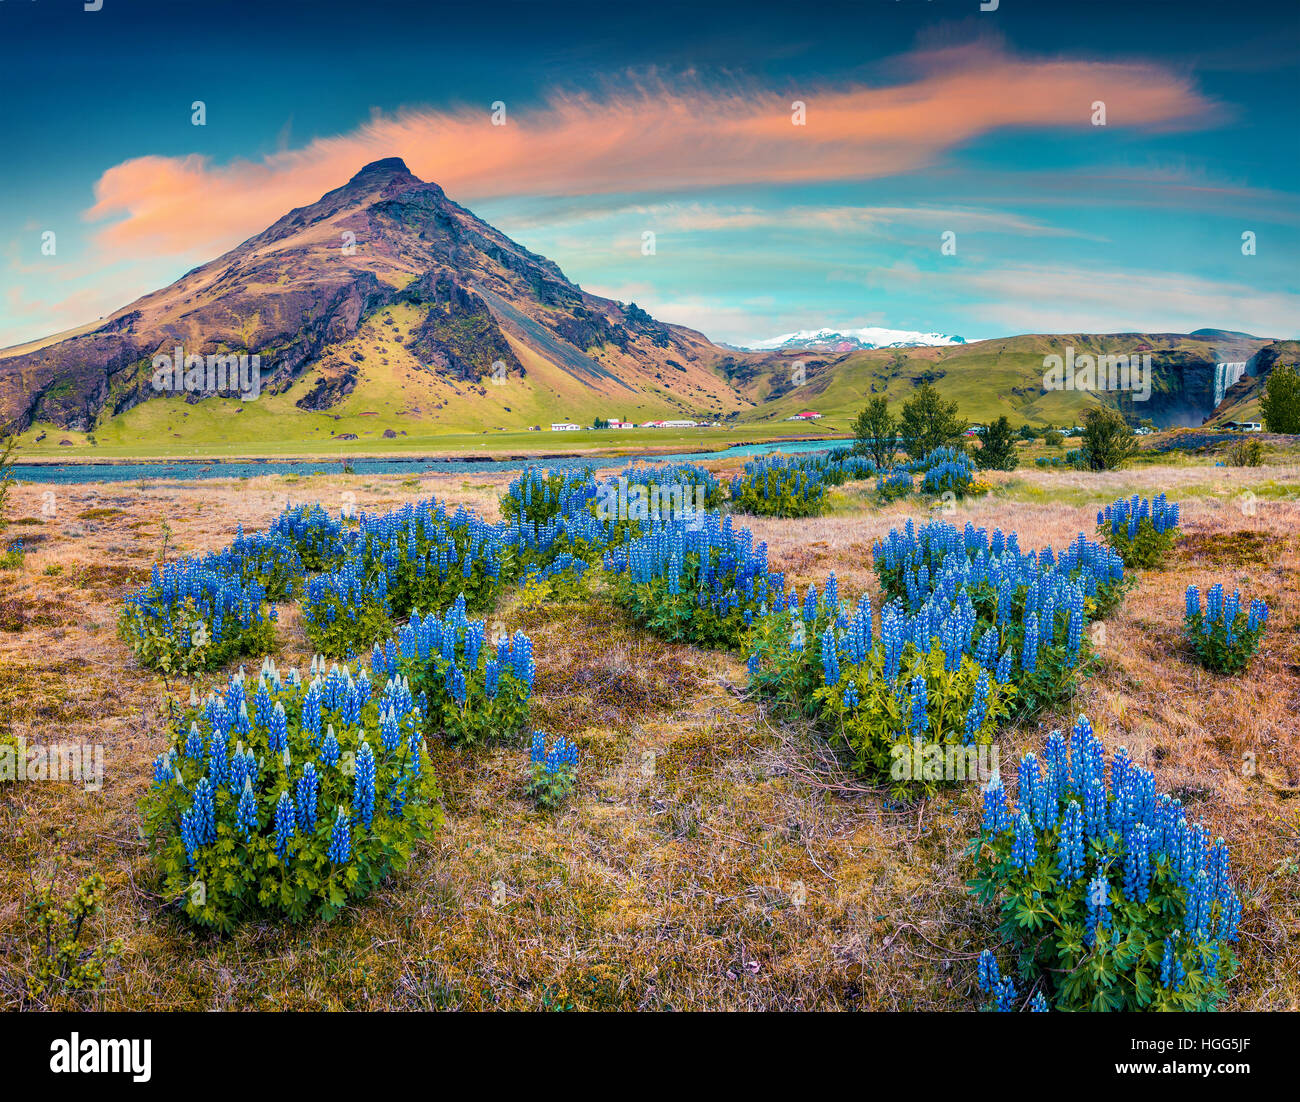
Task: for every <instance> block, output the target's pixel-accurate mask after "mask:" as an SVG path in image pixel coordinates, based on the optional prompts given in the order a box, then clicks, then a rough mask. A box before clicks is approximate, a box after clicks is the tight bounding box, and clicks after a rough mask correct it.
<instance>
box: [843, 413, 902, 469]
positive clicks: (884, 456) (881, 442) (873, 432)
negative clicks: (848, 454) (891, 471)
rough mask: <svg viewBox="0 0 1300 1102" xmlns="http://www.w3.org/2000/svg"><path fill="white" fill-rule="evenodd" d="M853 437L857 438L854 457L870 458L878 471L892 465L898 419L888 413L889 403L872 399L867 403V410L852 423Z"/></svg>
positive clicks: (895, 448)
mask: <svg viewBox="0 0 1300 1102" xmlns="http://www.w3.org/2000/svg"><path fill="white" fill-rule="evenodd" d="M853 435H854V436H855V437H856V438H857V439H856V440H855V441H854V442H853V454H854V455H868V456H870V457H871V460H872V462H873V463H875V465H876V469H877V470H879V471H883V470H886V469H888V468H889V467H892V466H893V465H894V452H895V451H896V450H897V446H898V445H897V442H896V440H895V437H896V436H897V435H898V418H897V417H895V416H894V415H893V414H892V413H890V412H889V402H888V401H887V400H886V399H885V398H872V399H871V400H870V401H869V402H867V408H866V409H864V410H863V411H862V412H861V413H859V414H858V417H857V420H856V421H854V422H853Z"/></svg>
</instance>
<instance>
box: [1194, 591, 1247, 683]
mask: <svg viewBox="0 0 1300 1102" xmlns="http://www.w3.org/2000/svg"><path fill="white" fill-rule="evenodd" d="M1186 608H1187V610H1186V615H1185V616H1184V619H1183V634H1184V636H1186V638H1187V641H1188V643H1189V644H1191V648H1192V651H1193V653H1194V654H1195V655H1196V657H1197V659H1198V660H1199V661H1200V663H1201V665H1202V666H1204V667H1205V668H1206V669H1209V670H1214V671H1215V672H1216V673H1230V674H1235V673H1241V671H1242V670H1244V669H1245V668H1246V667H1247V666H1248V665H1250V660H1251V659H1252V658H1254V657H1255V652H1256V651H1257V650H1259V645H1260V642H1261V641H1262V640H1263V638H1264V625H1265V623H1266V622H1267V620H1268V605H1267V604H1265V603H1264V602H1263V601H1261V600H1260V599H1259V598H1258V597H1257V598H1255V599H1254V600H1253V601H1251V602H1250V608H1249V610H1247V609H1245V608H1243V607H1242V604H1241V593H1240V592H1239V591H1237V590H1234V591H1233V593H1232V596H1231V597H1225V596H1224V591H1223V585H1222V584H1215V585H1213V586H1211V587H1210V589H1209V592H1207V593H1206V595H1205V610H1204V611H1202V610H1201V594H1200V591H1199V590H1198V589H1197V587H1196V586H1194V585H1190V586H1188V587H1187V606H1186Z"/></svg>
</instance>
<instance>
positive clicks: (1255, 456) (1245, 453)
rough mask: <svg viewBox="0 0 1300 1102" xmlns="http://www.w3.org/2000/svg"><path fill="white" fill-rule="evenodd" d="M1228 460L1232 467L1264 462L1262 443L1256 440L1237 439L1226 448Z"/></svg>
mask: <svg viewBox="0 0 1300 1102" xmlns="http://www.w3.org/2000/svg"><path fill="white" fill-rule="evenodd" d="M1228 462H1229V463H1230V464H1231V465H1232V466H1234V467H1258V466H1260V465H1261V464H1262V463H1263V462H1264V445H1263V444H1261V443H1260V442H1259V441H1258V440H1239V441H1238V442H1237V443H1235V444H1233V445H1232V447H1231V448H1229V449H1228Z"/></svg>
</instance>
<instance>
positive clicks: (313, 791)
mask: <svg viewBox="0 0 1300 1102" xmlns="http://www.w3.org/2000/svg"><path fill="white" fill-rule="evenodd" d="M319 795H320V775H319V774H318V773H317V772H316V766H315V765H313V764H312V763H311V762H308V763H307V764H306V765H304V766H303V767H302V776H301V777H299V778H298V796H297V801H296V802H297V805H298V829H299V830H300V831H302V833H303V834H307V835H310V834H314V833H315V832H316V800H317V798H318V796H319Z"/></svg>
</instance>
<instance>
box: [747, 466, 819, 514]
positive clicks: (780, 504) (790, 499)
mask: <svg viewBox="0 0 1300 1102" xmlns="http://www.w3.org/2000/svg"><path fill="white" fill-rule="evenodd" d="M731 505H732V508H733V509H735V510H736V511H737V512H740V513H751V514H753V515H754V516H765V517H814V516H819V515H820V514H821V513H823V512H825V510H826V482H825V480H824V479H823V478H822V477H821V474H820V472H819V471H817V470H815V469H809V467H808V466H807V465H806V464H804V463H801V462H800V461H799V460H797V459H788V458H787V457H785V456H783V455H774V456H764V457H763V458H762V459H758V460H751V461H750V462H748V463H746V464H745V473H744V475H743V476H741V477H739V478H733V479H732V480H731Z"/></svg>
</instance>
